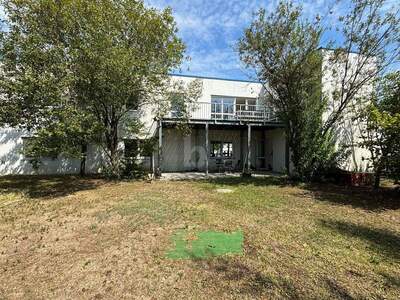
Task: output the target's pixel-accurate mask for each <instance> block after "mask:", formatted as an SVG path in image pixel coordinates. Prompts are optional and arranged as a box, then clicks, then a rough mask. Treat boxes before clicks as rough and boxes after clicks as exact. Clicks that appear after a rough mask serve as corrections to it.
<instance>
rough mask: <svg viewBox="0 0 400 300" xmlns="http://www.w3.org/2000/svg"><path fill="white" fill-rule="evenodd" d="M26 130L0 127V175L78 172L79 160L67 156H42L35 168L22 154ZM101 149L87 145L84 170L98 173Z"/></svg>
mask: <svg viewBox="0 0 400 300" xmlns="http://www.w3.org/2000/svg"><path fill="white" fill-rule="evenodd" d="M29 136H31V134H30V133H29V132H27V131H23V130H18V129H15V128H0V176H1V175H32V174H40V175H45V174H46V175H49V174H79V171H80V160H79V159H69V158H62V157H60V158H58V159H52V158H43V159H42V160H41V163H40V165H39V169H37V170H35V169H34V168H33V167H32V164H31V163H30V160H29V158H27V157H25V156H24V155H23V154H22V150H23V137H29ZM101 153H102V152H101V150H100V149H98V148H97V147H96V146H93V145H90V146H89V147H88V156H87V161H86V172H87V173H88V174H90V173H98V172H99V171H100V169H101V161H102V155H101Z"/></svg>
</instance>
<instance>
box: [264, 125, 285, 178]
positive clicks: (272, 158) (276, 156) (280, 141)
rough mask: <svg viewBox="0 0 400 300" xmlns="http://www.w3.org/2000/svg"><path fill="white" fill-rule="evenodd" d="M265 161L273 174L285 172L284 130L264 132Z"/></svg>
mask: <svg viewBox="0 0 400 300" xmlns="http://www.w3.org/2000/svg"><path fill="white" fill-rule="evenodd" d="M265 136H266V155H267V157H266V160H267V164H269V165H270V166H271V167H272V170H273V171H274V172H278V173H284V172H285V171H286V163H285V159H286V138H285V131H284V129H273V130H269V131H266V132H265Z"/></svg>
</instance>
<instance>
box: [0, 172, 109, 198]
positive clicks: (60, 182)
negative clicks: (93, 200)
mask: <svg viewBox="0 0 400 300" xmlns="http://www.w3.org/2000/svg"><path fill="white" fill-rule="evenodd" d="M103 183H104V181H102V180H100V179H96V178H91V177H88V178H81V177H77V176H4V177H0V193H3V194H4V193H24V194H25V195H26V196H27V197H29V198H47V197H62V196H67V195H70V194H73V193H75V192H78V191H84V190H91V189H95V188H97V187H98V186H100V185H101V184H103Z"/></svg>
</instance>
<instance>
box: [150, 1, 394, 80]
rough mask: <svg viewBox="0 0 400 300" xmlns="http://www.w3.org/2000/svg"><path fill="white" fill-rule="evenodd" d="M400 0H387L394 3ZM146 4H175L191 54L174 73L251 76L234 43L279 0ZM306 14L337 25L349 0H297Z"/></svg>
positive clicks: (337, 38)
mask: <svg viewBox="0 0 400 300" xmlns="http://www.w3.org/2000/svg"><path fill="white" fill-rule="evenodd" d="M397 1H400V0H388V5H392V4H394V3H396V2H397ZM145 2H146V3H147V5H149V6H152V7H156V8H158V9H163V8H165V7H167V6H169V7H171V8H172V11H173V15H174V17H175V21H176V23H177V26H178V29H179V32H178V35H179V36H180V37H181V38H182V39H183V41H184V43H185V44H186V47H187V53H186V54H187V55H188V56H189V57H190V58H191V59H190V61H187V62H185V63H184V64H183V65H182V67H181V69H180V70H176V71H174V73H179V74H186V75H197V76H207V77H221V78H229V79H240V80H249V79H250V80H252V79H254V74H253V73H252V71H251V70H248V69H246V68H245V67H244V66H243V64H241V62H240V60H239V57H238V54H237V52H236V51H235V45H236V43H237V41H238V39H239V38H240V37H241V36H242V35H243V32H244V29H245V28H246V27H248V26H249V25H250V23H251V21H252V19H253V16H254V15H253V14H254V12H256V11H257V10H258V9H259V8H261V7H262V8H264V9H266V11H267V12H269V11H272V10H274V8H275V7H276V5H277V3H278V0H145ZM298 3H301V4H302V6H303V12H304V16H305V17H306V18H311V19H312V18H315V16H316V14H319V15H320V16H322V17H323V19H322V21H323V22H324V23H325V24H326V25H328V26H329V25H331V26H335V22H337V18H338V16H339V15H342V14H344V13H346V11H348V7H349V3H348V1H347V0H342V1H337V0H332V1H331V0H304V1H300V0H298ZM330 40H333V41H336V45H340V36H339V35H338V34H337V33H336V31H335V30H332V31H328V32H327V33H326V34H325V36H324V37H323V39H322V41H321V46H326V44H327V43H328V41H330Z"/></svg>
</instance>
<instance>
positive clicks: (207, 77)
mask: <svg viewBox="0 0 400 300" xmlns="http://www.w3.org/2000/svg"><path fill="white" fill-rule="evenodd" d="M169 75H171V76H178V77H188V78H200V79H213V80H224V81H236V82H249V83H260V82H259V81H254V80H241V79H231V78H221V77H209V76H199V75H186V74H176V73H170V74H169Z"/></svg>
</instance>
